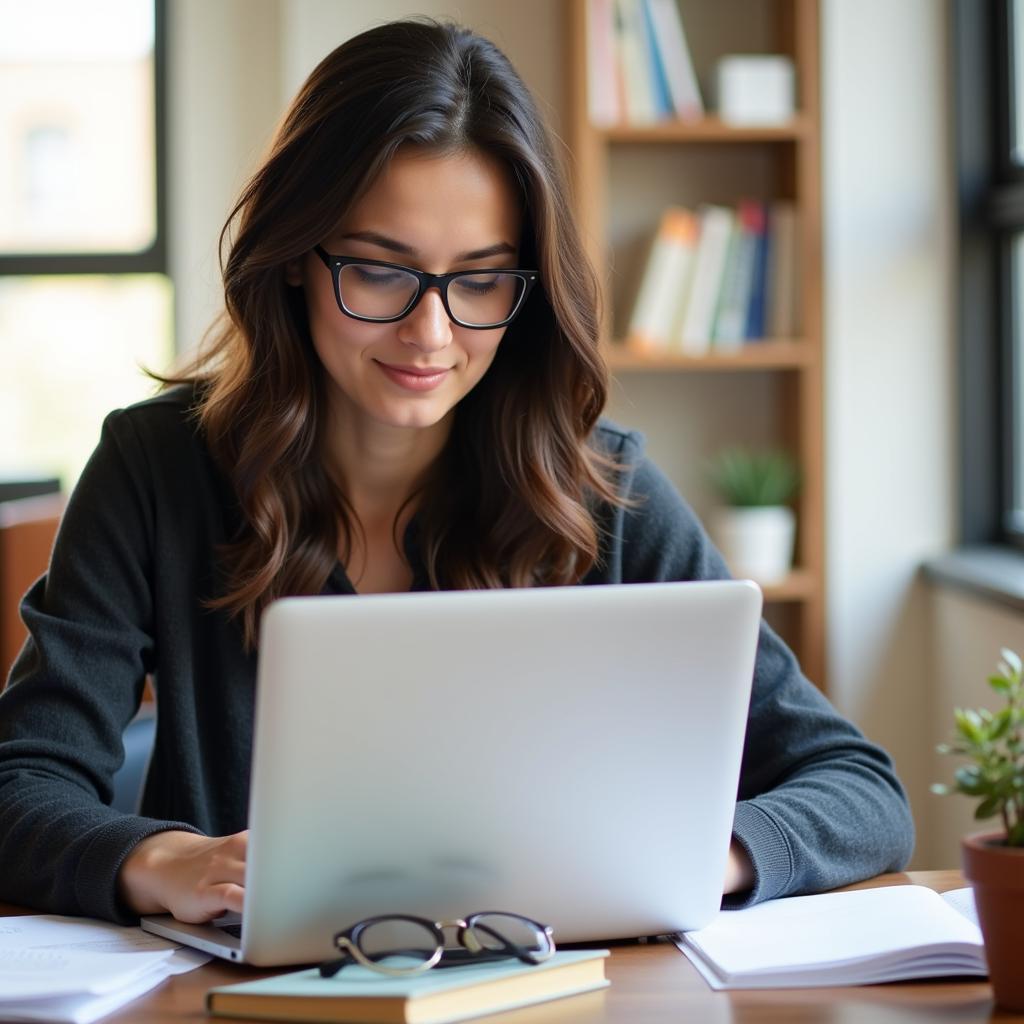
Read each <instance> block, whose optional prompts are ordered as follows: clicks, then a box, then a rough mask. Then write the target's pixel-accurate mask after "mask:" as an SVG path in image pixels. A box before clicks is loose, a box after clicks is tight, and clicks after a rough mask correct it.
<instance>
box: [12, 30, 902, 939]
mask: <svg viewBox="0 0 1024 1024" xmlns="http://www.w3.org/2000/svg"><path fill="white" fill-rule="evenodd" d="M230 230H233V231H234V232H235V237H234V239H233V241H231V243H230V252H229V256H228V259H227V261H226V265H225V271H224V279H225V296H226V307H227V318H226V319H225V321H224V323H223V324H222V326H221V329H220V331H219V333H218V334H216V335H215V336H214V339H213V340H214V343H213V345H212V347H211V349H210V350H209V351H208V352H206V353H204V354H202V355H201V356H200V357H199V358H198V360H197V361H196V362H195V364H194V365H192V367H191V368H190V369H189V370H187V371H185V372H184V373H183V374H182V375H180V376H179V377H177V378H174V379H173V380H169V381H166V382H165V384H166V385H167V387H165V390H164V391H163V393H162V394H161V395H159V396H158V397H157V398H155V399H152V400H150V401H148V402H144V403H141V404H140V405H137V406H134V407H132V408H130V409H127V410H121V411H119V412H115V413H113V414H111V416H110V417H109V418H108V419H107V421H106V423H105V425H104V430H103V434H102V437H101V440H100V443H99V446H98V448H97V450H96V452H95V454H94V456H93V458H92V460H91V461H90V463H89V465H88V467H87V469H86V470H85V472H84V474H83V476H82V478H81V480H80V482H79V484H78V486H77V488H76V490H75V493H74V495H73V496H72V498H71V501H70V503H69V506H68V509H67V512H66V515H65V518H64V522H63V524H62V527H61V531H60V535H59V537H58V540H57V543H56V546H55V550H54V554H53V559H52V563H51V567H50V571H49V573H48V575H47V576H46V577H44V578H43V579H42V580H40V581H39V582H38V583H37V584H36V585H35V586H34V587H33V589H32V590H31V591H30V593H29V594H28V596H27V598H26V600H25V603H24V606H23V613H24V618H25V621H26V623H27V625H28V626H29V629H30V632H31V638H30V640H29V641H28V642H27V644H26V647H25V649H24V651H23V652H22V654H21V657H20V658H19V660H18V662H17V664H16V665H15V667H14V669H13V672H12V677H11V682H12V685H11V686H9V687H8V689H7V691H6V692H5V693H4V695H3V697H2V701H0V708H2V714H0V898H4V899H8V900H15V901H17V902H19V903H23V904H28V905H31V906H34V907H39V908H42V909H48V910H52V911H57V912H62V913H72V914H88V915H94V916H97V917H106V918H110V919H113V920H120V921H129V920H132V919H133V918H134V917H136V916H137V915H139V914H141V913H152V912H159V911H165V910H166V911H170V912H172V913H174V914H175V915H176V916H178V917H179V918H181V919H183V920H186V921H202V920H207V919H210V918H212V917H215V916H217V915H219V914H220V913H221V912H222V911H224V910H235V911H238V910H241V907H242V895H243V884H244V868H245V842H246V834H245V831H244V828H245V816H246V805H247V797H248V767H249V755H250V743H251V736H252V715H253V687H254V678H255V658H256V651H257V649H258V639H259V638H258V623H259V616H260V613H261V612H262V610H263V609H264V608H265V607H266V606H267V604H268V603H269V602H270V601H272V600H273V599H274V598H276V597H279V596H282V595H286V594H318V593H349V594H351V593H356V592H359V593H367V592H373V591H401V590H408V589H415V590H422V589H442V588H474V587H506V586H515V587H521V586H537V585H539V586H548V585H566V584H576V583H584V584H603V583H612V582H643V581H655V580H667V579H703V578H709V577H720V576H725V575H726V569H725V566H724V565H723V563H722V560H721V558H720V557H719V556H718V554H717V553H716V552H715V551H714V550H713V548H712V547H711V545H710V544H709V543H708V541H707V539H706V537H705V534H704V532H703V530H702V528H701V527H700V525H699V523H698V522H697V521H696V520H695V519H694V517H693V515H692V513H691V512H690V511H689V509H688V507H687V506H686V505H685V504H684V502H683V501H682V499H681V498H680V497H679V496H678V495H677V494H676V492H675V491H674V490H673V488H672V487H671V486H670V485H669V484H668V483H667V482H666V480H665V479H664V478H663V477H662V475H661V474H660V473H659V472H658V470H657V469H656V468H655V467H653V466H652V465H651V464H650V463H649V462H648V461H647V460H646V459H645V458H644V456H643V454H642V452H641V446H640V441H639V439H638V437H637V436H636V435H634V434H631V433H628V432H625V431H622V430H619V429H618V428H616V427H614V426H612V425H610V424H605V423H598V416H599V414H600V412H601V409H602V407H603V405H604V401H605V394H606V377H605V370H604V367H603V365H602V362H601V359H600V356H599V353H598V348H597V330H598V328H597V323H598V321H597V314H596V305H597V302H596V289H595V285H594V277H593V274H592V273H591V271H590V269H589V268H588V266H587V262H586V260H585V258H584V255H583V251H582V248H581V245H580V241H579V238H578V235H577V231H576V228H575V226H574V223H573V219H572V215H571V212H570V209H569V205H568V200H567V192H566V187H565V184H564V181H563V178H562V174H561V172H560V170H559V168H558V166H557V162H556V160H555V158H554V155H553V152H552V146H551V142H550V139H549V136H548V134H547V133H546V131H545V129H544V128H543V126H542V123H541V120H540V118H539V116H538V113H537V110H536V107H535V105H534V103H533V101H532V100H531V98H530V96H529V94H528V92H527V90H526V89H525V87H524V86H523V84H522V82H521V81H520V79H519V78H518V76H517V75H516V73H515V72H514V70H513V69H512V68H511V66H510V65H509V63H508V61H507V60H506V58H505V57H504V56H503V55H502V54H501V53H500V52H499V51H498V50H497V49H496V48H495V47H494V46H493V45H492V44H490V43H489V42H487V41H486V40H483V39H481V38H479V37H477V36H475V35H473V34H471V33H469V32H467V31H465V30H463V29H460V28H457V27H454V26H448V25H438V24H433V23H421V22H401V23H395V24H391V25H386V26H383V27H381V28H377V29H373V30H371V31H369V32H366V33H364V34H362V35H360V36H358V37H356V38H354V39H352V40H350V41H349V42H347V43H345V44H344V45H342V46H341V47H339V48H338V49H337V50H335V51H334V52H333V53H331V54H330V55H329V56H328V57H327V58H325V60H324V61H323V62H322V63H321V64H320V66H319V67H318V68H316V70H314V72H313V73H312V75H311V76H310V78H309V80H308V81H307V82H306V84H305V85H304V86H303V88H302V90H301V91H300V93H299V95H298V96H297V98H296V99H295V102H294V103H293V105H292V107H291V109H290V111H289V113H288V115H287V117H286V118H285V120H284V122H283V125H282V127H281V128H280V131H279V133H278V136H277V139H276V142H275V144H274V146H273V149H272V151H271V153H270V156H269V157H268V158H267V160H266V162H265V163H264V165H263V166H262V167H261V168H260V170H259V171H258V172H257V174H256V175H255V176H254V178H253V179H252V181H251V182H250V183H249V184H248V186H247V187H246V188H245V190H244V192H243V194H242V197H241V199H240V200H239V202H238V204H237V206H236V208H235V210H234V212H233V214H232V217H231V218H230V219H229V222H228V227H227V228H226V229H225V236H226V235H227V234H228V233H229V231H230ZM147 673H148V674H151V675H152V676H153V678H154V679H155V683H156V688H157V693H158V699H159V718H158V725H157V735H156V745H155V750H154V754H153V760H152V763H151V767H150V771H149V775H148V779H147V783H146V787H145V792H144V796H143V801H142V810H141V814H140V815H139V816H133V815H124V814H120V813H117V812H115V811H114V810H112V809H111V808H110V807H109V806H107V804H108V803H109V800H110V796H111V777H112V773H113V772H114V771H115V770H116V768H117V766H118V763H119V759H120V750H121V747H120V736H121V732H122V730H123V728H124V726H125V725H126V724H127V722H128V721H129V720H130V719H131V717H132V715H133V714H134V712H135V710H136V708H137V706H138V703H139V699H140V695H141V691H142V686H143V680H144V678H145V676H146V675H147ZM739 796H740V802H739V804H738V807H737V811H736V817H735V830H734V840H733V844H732V851H731V855H730V862H729V872H728V877H727V879H726V884H725V890H726V894H727V895H726V904H727V905H737V906H738V905H744V904H748V903H751V902H755V901H757V900H761V899H766V898H769V897H773V896H779V895H784V894H788V893H796V892H805V891H813V890H816V889H824V888H829V887H832V886H835V885H838V884H841V883H844V882H848V881H852V880H854V879H857V878H862V877H866V876H868V875H871V874H874V873H876V872H879V871H883V870H889V869H896V868H899V867H901V866H902V865H903V864H904V862H905V860H906V858H907V856H908V855H909V851H910V847H911V843H912V831H913V830H912V825H911V821H910V818H909V813H908V810H907V806H906V800H905V797H904V795H903V792H902V790H901V788H900V785H899V782H898V781H897V779H896V777H895V775H894V773H893V771H892V767H891V764H890V763H889V760H888V759H887V757H886V756H885V755H884V754H883V753H882V752H881V751H880V750H878V749H877V748H876V747H874V746H873V745H871V744H870V743H868V742H867V741H866V740H865V739H864V737H863V736H861V735H860V733H859V732H857V730H856V729H855V728H854V727H853V726H852V725H850V724H849V723H847V722H845V721H844V720H842V719H841V718H840V717H839V716H838V715H837V714H836V713H835V711H834V710H833V709H832V708H831V707H830V706H829V705H828V703H827V702H826V701H825V700H824V699H823V698H822V697H821V695H820V694H819V693H818V691H817V690H816V689H815V688H814V687H813V686H812V685H811V684H810V683H808V682H807V681H806V680H805V679H804V678H803V676H802V675H801V674H800V671H799V669H798V666H797V665H796V663H795V661H794V659H793V657H792V655H791V654H790V652H789V651H788V650H787V649H786V647H785V646H784V645H783V644H782V642H781V641H780V640H779V639H778V638H777V637H776V636H775V635H774V633H772V631H771V630H770V629H769V628H768V627H767V626H763V627H762V634H761V639H760V646H759V652H758V658H757V666H756V675H755V681H754V691H753V700H752V705H751V711H750V719H749V725H748V738H747V747H746V750H745V755H744V762H743V769H742V778H741V783H740V794H739Z"/></svg>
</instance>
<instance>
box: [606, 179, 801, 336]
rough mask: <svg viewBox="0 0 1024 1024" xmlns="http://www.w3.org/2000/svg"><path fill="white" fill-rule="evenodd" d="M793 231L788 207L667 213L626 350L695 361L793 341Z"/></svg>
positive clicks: (784, 203)
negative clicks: (694, 358)
mask: <svg viewBox="0 0 1024 1024" xmlns="http://www.w3.org/2000/svg"><path fill="white" fill-rule="evenodd" d="M797 224H798V220H797V214H796V210H795V207H794V204H793V203H792V202H790V201H789V200H777V201H773V202H768V203H765V202H761V201H758V200H753V199H744V200H741V201H740V202H739V203H738V204H737V206H736V207H735V209H733V208H731V207H726V206H719V205H714V204H706V205H704V206H702V207H700V209H699V210H698V211H697V213H694V212H692V211H690V210H687V209H685V208H682V207H676V206H672V207H669V208H668V209H666V210H665V211H664V213H663V214H662V217H661V220H660V222H659V224H658V228H657V230H656V232H655V233H654V236H653V238H652V241H651V244H650V247H649V249H648V253H647V258H646V262H645V264H644V269H643V273H642V275H641V276H640V281H639V286H638V288H637V291H636V298H635V300H634V303H633V307H632V310H631V311H630V315H629V319H628V321H627V330H626V344H627V347H629V348H630V349H632V350H633V351H635V352H638V353H640V354H652V353H658V352H676V353H680V354H685V355H691V356H700V355H705V354H707V353H708V352H709V351H718V352H735V351H738V350H739V348H740V347H742V346H743V345H744V344H748V343H753V342H759V341H763V340H765V339H766V338H774V337H779V338H793V337H796V336H797V335H798V333H799V323H798V318H797V311H798V309H799V302H800V297H799V291H798V286H799V273H798V268H799V260H798V252H797V245H798V238H797Z"/></svg>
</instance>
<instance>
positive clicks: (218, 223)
mask: <svg viewBox="0 0 1024 1024" xmlns="http://www.w3.org/2000/svg"><path fill="white" fill-rule="evenodd" d="M167 18H168V26H167V33H168V53H169V74H168V81H169V88H168V93H169V95H168V99H167V105H168V136H169V140H168V193H169V195H168V199H169V205H170V211H171V215H170V225H169V231H168V248H169V256H170V268H171V277H172V279H173V281H174V286H175V323H176V333H177V344H178V349H179V351H180V350H187V349H189V348H192V347H193V346H194V345H195V344H196V343H197V342H198V341H199V338H200V337H201V336H202V334H203V332H204V331H205V330H206V328H207V326H208V325H209V324H210V322H211V320H212V319H213V317H214V316H215V315H216V314H217V313H218V312H219V311H220V309H221V308H222V307H223V303H224V296H223V292H222V291H221V289H220V270H219V262H218V256H217V246H218V238H219V235H220V230H221V228H222V227H223V225H224V221H225V220H226V218H227V215H228V213H229V212H230V210H231V207H232V205H233V203H234V200H235V198H236V196H237V193H238V191H239V189H240V188H241V186H242V185H243V184H244V182H245V180H246V178H247V176H248V174H249V173H250V172H251V171H252V170H253V169H254V167H255V165H256V163H257V161H258V159H259V156H260V153H261V152H262V151H263V149H264V147H265V146H266V144H267V143H268V142H269V140H270V136H271V133H272V132H273V128H274V124H275V122H276V120H277V118H278V116H279V114H280V112H281V107H282V100H281V82H280V65H281V53H280V47H279V39H280V25H279V18H280V5H279V3H278V0H217V2H216V3H212V4H211V3H208V2H207V0H174V2H173V3H169V4H168V5H167Z"/></svg>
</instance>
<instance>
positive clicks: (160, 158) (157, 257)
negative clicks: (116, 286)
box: [0, 0, 168, 277]
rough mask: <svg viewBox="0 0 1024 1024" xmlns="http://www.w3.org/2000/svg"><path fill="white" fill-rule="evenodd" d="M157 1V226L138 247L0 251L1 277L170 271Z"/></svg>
mask: <svg viewBox="0 0 1024 1024" xmlns="http://www.w3.org/2000/svg"><path fill="white" fill-rule="evenodd" d="M152 3H153V104H154V111H153V113H154V118H155V121H154V149H155V152H154V158H155V162H156V166H155V172H156V231H155V235H154V238H153V242H152V244H151V245H150V246H149V247H148V248H147V249H142V250H139V251H137V252H68V253H11V252H0V277H15V276H29V275H31V276H37V275H39V276H42V275H48V274H49V275H58V274H165V275H166V274H167V272H168V260H167V10H166V4H165V0H152Z"/></svg>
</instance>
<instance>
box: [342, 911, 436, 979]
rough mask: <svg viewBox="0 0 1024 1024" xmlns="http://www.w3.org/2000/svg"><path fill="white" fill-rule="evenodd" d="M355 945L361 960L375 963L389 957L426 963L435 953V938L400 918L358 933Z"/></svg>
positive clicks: (420, 927)
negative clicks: (364, 958) (361, 957)
mask: <svg viewBox="0 0 1024 1024" xmlns="http://www.w3.org/2000/svg"><path fill="white" fill-rule="evenodd" d="M358 942H359V950H360V952H361V953H362V954H363V956H365V957H366V959H367V960H372V961H373V962H374V963H377V962H378V961H380V960H383V959H385V958H386V957H391V956H401V957H407V958H409V959H410V960H412V961H420V962H422V963H425V962H426V961H427V960H429V959H430V958H431V957H432V956H433V955H434V954H435V953H436V952H437V936H436V935H435V933H434V932H433V931H432V930H431V929H430V928H427V927H426V926H425V925H422V924H418V923H417V922H415V921H406V920H403V919H401V918H388V919H386V920H380V921H375V922H374V923H373V924H371V925H369V926H368V927H366V928H364V929H362V931H360V932H359V935H358ZM409 966H410V967H415V966H416V965H415V963H411V964H409Z"/></svg>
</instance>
